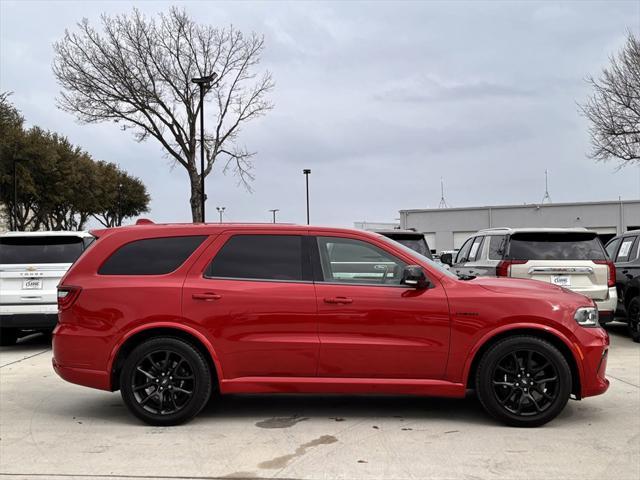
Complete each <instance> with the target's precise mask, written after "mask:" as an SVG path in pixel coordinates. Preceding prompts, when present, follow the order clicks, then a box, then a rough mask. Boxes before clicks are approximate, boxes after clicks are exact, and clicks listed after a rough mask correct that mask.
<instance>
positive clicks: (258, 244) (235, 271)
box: [205, 235, 303, 281]
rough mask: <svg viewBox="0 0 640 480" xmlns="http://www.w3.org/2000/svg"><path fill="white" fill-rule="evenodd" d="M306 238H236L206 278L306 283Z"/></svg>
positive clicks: (262, 236)
mask: <svg viewBox="0 0 640 480" xmlns="http://www.w3.org/2000/svg"><path fill="white" fill-rule="evenodd" d="M302 250H303V249H302V236H300V235H235V236H233V237H231V238H230V239H229V240H227V242H226V243H225V244H224V245H223V246H222V248H221V249H220V250H219V251H218V253H217V254H216V256H215V257H214V259H213V260H212V261H211V264H210V265H209V267H208V268H207V271H206V273H205V276H206V277H215V278H232V279H247V280H280V281H301V280H303V261H302Z"/></svg>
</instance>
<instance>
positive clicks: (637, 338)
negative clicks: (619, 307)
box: [627, 296, 640, 342]
mask: <svg viewBox="0 0 640 480" xmlns="http://www.w3.org/2000/svg"><path fill="white" fill-rule="evenodd" d="M627 322H628V323H627V325H628V328H629V335H631V338H632V339H633V341H634V342H640V296H636V297H633V298H632V299H631V301H630V302H629V305H628V306H627Z"/></svg>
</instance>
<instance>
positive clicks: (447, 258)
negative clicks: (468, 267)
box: [440, 253, 453, 267]
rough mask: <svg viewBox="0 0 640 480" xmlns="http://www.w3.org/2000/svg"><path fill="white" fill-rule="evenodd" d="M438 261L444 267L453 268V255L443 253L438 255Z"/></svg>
mask: <svg viewBox="0 0 640 480" xmlns="http://www.w3.org/2000/svg"><path fill="white" fill-rule="evenodd" d="M440 261H441V262H442V263H444V264H445V265H449V266H450V267H451V266H453V255H451V254H450V253H443V254H442V255H440Z"/></svg>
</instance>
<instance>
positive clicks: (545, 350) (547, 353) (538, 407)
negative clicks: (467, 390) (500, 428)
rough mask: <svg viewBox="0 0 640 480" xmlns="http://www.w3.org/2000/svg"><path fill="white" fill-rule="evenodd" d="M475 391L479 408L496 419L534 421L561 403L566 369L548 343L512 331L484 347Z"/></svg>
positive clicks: (566, 389) (551, 414) (567, 385)
mask: <svg viewBox="0 0 640 480" xmlns="http://www.w3.org/2000/svg"><path fill="white" fill-rule="evenodd" d="M476 391H477V394H478V398H479V399H480V402H481V403H482V406H483V407H484V408H485V410H487V412H489V413H490V414H491V415H492V416H493V417H495V418H496V419H498V420H500V421H501V422H504V423H506V424H508V425H512V426H516V427H537V426H540V425H543V424H545V423H547V422H549V421H550V420H552V419H553V418H555V417H556V416H557V415H558V414H559V413H560V412H561V411H562V409H563V408H564V407H565V405H566V404H567V401H568V399H569V395H570V393H571V369H570V368H569V365H568V363H567V360H566V359H565V358H564V356H563V355H562V353H560V351H559V350H558V349H557V348H556V347H554V346H553V345H552V344H551V343H549V342H547V341H545V340H543V339H541V338H537V337H532V336H524V335H521V336H513V337H509V338H506V339H504V340H501V341H499V342H497V343H496V344H495V345H493V346H492V347H490V348H489V349H488V350H487V351H486V352H485V353H484V355H483V356H482V358H481V360H480V364H479V365H478V370H477V374H476Z"/></svg>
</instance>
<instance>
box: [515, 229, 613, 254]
mask: <svg viewBox="0 0 640 480" xmlns="http://www.w3.org/2000/svg"><path fill="white" fill-rule="evenodd" d="M508 257H509V258H510V259H513V260H605V259H606V258H607V257H606V253H605V250H604V247H603V246H602V243H601V242H600V240H599V239H598V237H597V235H596V234H595V233H589V232H585V233H582V232H571V233H555V232H553V233H551V232H526V233H514V234H513V235H511V241H510V242H509V254H508Z"/></svg>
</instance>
